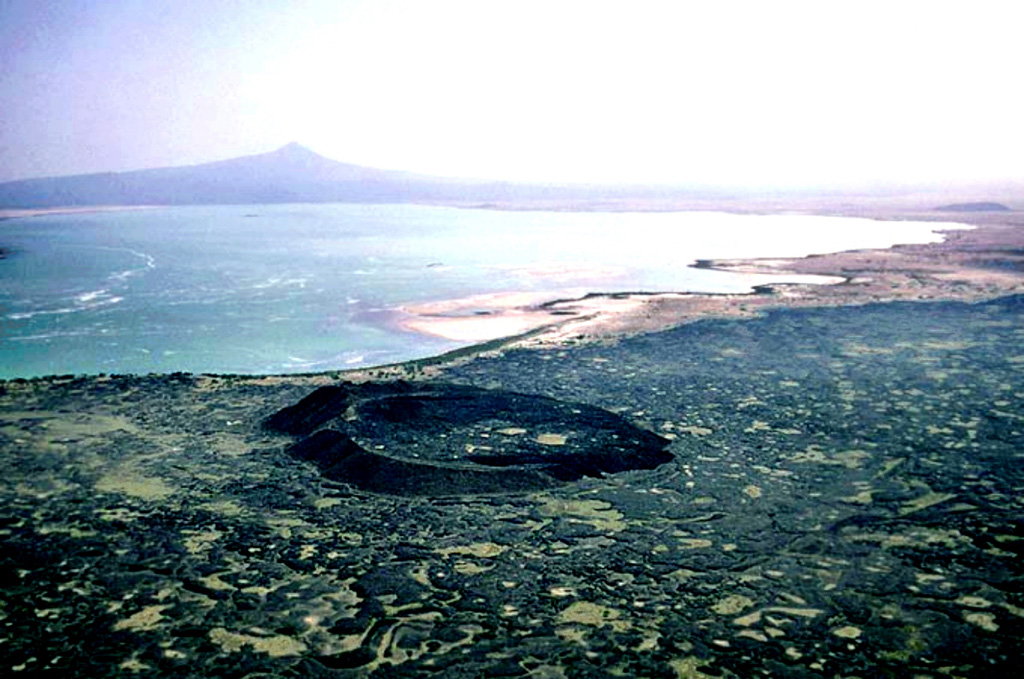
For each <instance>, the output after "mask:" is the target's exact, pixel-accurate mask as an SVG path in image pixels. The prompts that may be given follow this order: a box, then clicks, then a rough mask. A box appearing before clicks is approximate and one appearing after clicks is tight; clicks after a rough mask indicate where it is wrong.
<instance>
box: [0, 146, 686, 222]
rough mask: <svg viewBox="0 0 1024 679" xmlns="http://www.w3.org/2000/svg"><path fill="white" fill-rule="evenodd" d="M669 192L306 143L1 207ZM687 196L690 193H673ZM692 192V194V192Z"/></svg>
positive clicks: (119, 176)
mask: <svg viewBox="0 0 1024 679" xmlns="http://www.w3.org/2000/svg"><path fill="white" fill-rule="evenodd" d="M664 193H665V189H664V187H660V188H659V187H637V186H632V187H626V188H621V187H609V186H605V187H596V186H568V185H566V186H548V185H530V184H514V183H508V182H495V181H483V180H464V179H448V178H443V177H432V176H428V175H420V174H413V173H410V172H398V171H392V170H379V169H375V168H370V167H363V166H360V165H350V164H348V163H340V162H337V161H335V160H331V159H329V158H325V157H323V156H321V155H318V154H317V153H314V152H313V151H311V150H309V149H307V148H305V147H303V146H300V145H299V144H294V143H293V144H288V145H287V146H284V147H282V148H279V149H277V150H276V151H271V152H270V153H262V154H258V155H253V156H244V157H241V158H232V159H230V160H222V161H217V162H212V163H203V164H201V165H188V166H183V167H166V168H159V169H153V170H138V171H134V172H104V173H97V174H83V175H74V176H69V177H47V178H42V179H24V180H20V181H13V182H6V183H0V208H46V207H72V206H90V205H217V204H221V205H232V204H260V203H414V202H420V203H432V202H437V203H461V204H467V203H468V204H490V203H504V202H524V201H525V202H532V203H543V202H545V201H552V200H556V201H567V200H568V201H572V200H581V201H592V200H595V199H612V200H614V199H617V198H622V197H628V198H646V197H652V196H653V197H659V196H663V195H664ZM672 194H673V195H674V196H685V195H687V192H686V191H685V190H678V191H672ZM691 194H692V192H691Z"/></svg>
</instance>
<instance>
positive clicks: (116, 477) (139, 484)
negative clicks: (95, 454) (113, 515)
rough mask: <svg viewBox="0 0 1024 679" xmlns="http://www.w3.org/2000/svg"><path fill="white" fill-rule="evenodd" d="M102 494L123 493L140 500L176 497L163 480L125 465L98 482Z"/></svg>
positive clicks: (97, 486)
mask: <svg viewBox="0 0 1024 679" xmlns="http://www.w3.org/2000/svg"><path fill="white" fill-rule="evenodd" d="M95 487H96V490H97V491H99V492H101V493H122V494H124V495H131V496H132V497H137V498H139V499H140V500H150V501H157V500H164V499H167V498H168V497H170V496H172V495H174V488H172V487H171V486H169V485H168V484H167V483H166V482H165V481H164V480H163V479H160V478H157V477H154V476H145V475H144V474H142V472H141V471H139V470H138V469H136V468H133V467H131V466H128V465H123V466H121V467H118V468H116V469H114V470H113V471H110V472H108V473H106V474H104V475H103V476H101V477H100V478H99V479H98V480H97V481H96V486H95Z"/></svg>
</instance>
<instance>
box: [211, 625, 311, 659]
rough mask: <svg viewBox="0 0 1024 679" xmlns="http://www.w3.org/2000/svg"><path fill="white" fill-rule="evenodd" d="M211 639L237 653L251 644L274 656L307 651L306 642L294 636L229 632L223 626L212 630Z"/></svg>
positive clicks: (260, 650)
mask: <svg viewBox="0 0 1024 679" xmlns="http://www.w3.org/2000/svg"><path fill="white" fill-rule="evenodd" d="M210 641H212V642H213V643H215V644H217V645H218V646H220V647H221V650H223V651H226V652H228V653H237V652H238V651H241V650H242V648H243V647H245V646H251V647H252V649H253V650H254V651H256V652H258V653H266V654H267V655H269V656H270V657H272V658H281V657H286V656H293V655H301V654H302V653H305V652H306V649H307V647H306V644H304V643H303V642H302V641H301V640H299V639H296V638H294V637H289V636H285V635H283V634H277V635H273V636H266V637H257V636H252V635H249V634H237V633H235V632H229V631H228V630H226V629H224V628H223V627H215V628H213V629H212V630H210Z"/></svg>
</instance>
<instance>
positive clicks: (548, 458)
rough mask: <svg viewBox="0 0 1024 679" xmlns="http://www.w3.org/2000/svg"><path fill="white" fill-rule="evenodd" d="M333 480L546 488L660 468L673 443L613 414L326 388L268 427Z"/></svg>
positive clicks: (487, 490)
mask: <svg viewBox="0 0 1024 679" xmlns="http://www.w3.org/2000/svg"><path fill="white" fill-rule="evenodd" d="M264 426H265V427H266V428H268V429H271V430H273V431H278V432H283V433H290V434H293V435H296V434H299V435H302V436H303V438H302V439H301V440H299V441H298V442H297V443H295V444H294V445H293V446H291V447H290V448H289V450H288V452H289V454H290V455H291V456H292V457H295V458H297V459H300V460H306V461H311V462H313V463H314V464H316V466H317V467H318V468H319V470H320V473H321V474H322V475H323V476H325V477H326V478H329V479H332V480H334V481H341V482H344V483H348V484H350V485H353V486H355V487H357V488H360V489H362V490H366V491H369V492H375V493H387V494H393V495H425V496H438V495H475V494H492V493H514V492H526V491H531V490H539V489H541V488H547V487H551V486H556V485H559V484H562V483H568V482H573V481H577V480H579V479H581V478H583V477H601V476H604V475H606V474H614V473H618V472H623V471H630V470H638V469H654V468H656V467H658V466H660V465H662V464H664V463H666V462H669V461H671V460H672V459H673V455H672V454H671V453H669V452H668V451H667V450H665V448H666V447H667V446H668V444H669V441H668V440H666V439H664V438H662V437H660V436H657V435H656V434H653V433H651V432H648V431H645V430H643V429H639V428H637V427H635V426H633V425H632V424H630V423H629V422H627V421H626V420H624V419H623V418H621V417H619V416H618V415H615V414H613V413H610V412H609V411H607V410H603V409H601V408H596V407H594V406H588V405H583V404H577V403H565V402H562V401H558V400H555V399H552V398H547V397H544V396H534V395H529V394H519V393H514V392H506V391H497V390H486V389H479V388H476V387H467V386H462V385H451V384H441V383H432V384H429V385H414V384H408V383H401V382H399V383H369V384H363V385H348V386H346V387H338V386H335V387H323V388H321V389H319V390H317V391H315V392H313V393H312V394H310V395H309V396H307V397H306V398H304V399H303V400H302V401H300V402H299V403H297V404H295V405H294V406H289V407H287V408H284V409H282V410H280V411H278V412H277V413H275V414H274V415H272V416H271V417H270V418H268V419H267V420H266V421H265V422H264Z"/></svg>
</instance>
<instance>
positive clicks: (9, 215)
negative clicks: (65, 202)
mask: <svg viewBox="0 0 1024 679" xmlns="http://www.w3.org/2000/svg"><path fill="white" fill-rule="evenodd" d="M161 207H167V206H164V205H83V206H80V207H39V208H0V221H4V220H5V219H28V218H31V217H47V216H49V215H82V214H90V213H94V212H127V211H129V210H156V209H158V208H161Z"/></svg>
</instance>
